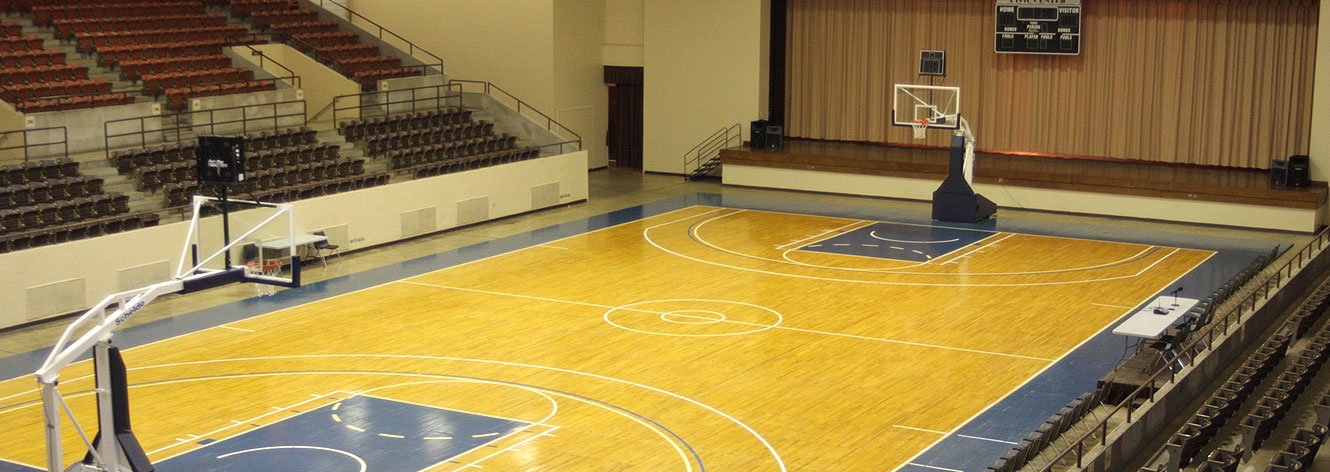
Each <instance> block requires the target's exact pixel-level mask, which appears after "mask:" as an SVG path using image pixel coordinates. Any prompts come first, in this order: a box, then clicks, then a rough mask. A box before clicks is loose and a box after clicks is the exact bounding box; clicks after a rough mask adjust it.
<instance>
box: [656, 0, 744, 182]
mask: <svg viewBox="0 0 1330 472" xmlns="http://www.w3.org/2000/svg"><path fill="white" fill-rule="evenodd" d="M764 5H765V2H764V1H763V0H728V1H724V2H715V1H708V0H644V18H645V22H644V26H643V37H644V44H643V50H642V62H643V74H644V77H643V86H642V87H643V89H642V92H643V95H644V96H643V108H644V110H643V120H642V127H643V136H642V147H643V149H642V168H643V170H645V171H647V172H666V173H676V174H677V173H683V172H684V168H683V165H684V164H683V161H684V158H683V155H684V153H685V152H687V151H688V149H689V148H692V147H693V146H695V145H697V143H699V142H701V141H702V140H703V139H705V138H706V137H707V136H709V135H711V133H713V132H715V131H716V130H718V129H721V128H724V127H726V126H730V125H733V124H734V123H736V122H739V123H745V126H744V128H745V129H747V125H746V123H747V122H749V121H752V120H755V119H758V118H759V117H761V116H762V115H765V114H766V111H765V110H764V109H762V105H761V104H762V103H763V100H762V97H761V95H762V93H763V91H764V90H765V82H766V73H765V71H764V70H763V69H762V64H763V63H764V62H765V61H764V60H763V57H762V51H763V48H764V46H763V44H764V43H766V42H767V40H766V38H764V37H763V35H762V31H763V28H764V26H763V23H762V20H763V18H765V15H766V13H765V10H764V8H763V7H764Z"/></svg>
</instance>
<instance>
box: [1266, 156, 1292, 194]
mask: <svg viewBox="0 0 1330 472" xmlns="http://www.w3.org/2000/svg"><path fill="white" fill-rule="evenodd" d="M1270 185H1274V186H1279V187H1283V186H1285V185H1288V161H1286V160H1283V159H1272V160H1271V161H1270Z"/></svg>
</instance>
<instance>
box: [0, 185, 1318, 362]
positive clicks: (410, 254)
mask: <svg viewBox="0 0 1330 472" xmlns="http://www.w3.org/2000/svg"><path fill="white" fill-rule="evenodd" d="M589 185H590V197H589V199H588V201H587V202H584V203H579V204H574V205H569V206H565V207H560V208H554V209H550V210H544V211H539V212H535V213H531V214H526V215H520V216H515V217H511V218H505V219H502V220H498V221H493V222H488V223H483V224H478V225H474V226H468V227H465V228H460V229H454V230H449V231H445V232H442V233H439V234H436V235H432V236H427V237H421V238H416V239H412V240H409V241H405V242H401V243H397V244H393V245H389V246H384V247H379V248H373V249H367V250H363V251H358V252H355V253H352V254H348V255H345V256H343V257H342V258H341V261H340V262H337V261H333V262H331V263H330V265H329V266H328V267H327V268H323V267H322V266H321V265H320V264H318V263H317V262H315V263H312V264H308V265H306V266H305V267H304V270H303V273H302V277H303V278H304V281H305V282H306V283H310V282H317V281H320V280H324V279H328V278H332V277H337V276H340V275H344V274H349V273H354V272H360V271H364V270H369V269H373V268H377V267H382V266H385V265H389V264H395V263H398V262H402V261H406V260H410V259H414V258H418V257H422V256H427V255H431V254H436V253H439V252H444V251H449V250H453V249H457V248H460V247H465V246H470V245H473V244H479V243H483V242H486V241H491V240H495V239H499V238H503V237H507V236H511V235H515V234H520V233H525V232H528V231H532V230H536V229H540V228H544V227H548V226H552V225H556V224H560V223H565V222H569V221H575V220H580V219H583V218H587V217H591V216H595V215H600V214H604V213H608V212H611V211H614V210H618V209H621V208H626V207H631V206H636V205H640V204H644V203H649V202H653V201H658V200H664V199H667V198H672V197H676V196H680V195H686V194H690V193H695V192H707V193H718V194H725V195H741V196H756V197H765V198H774V199H782V200H791V201H803V202H826V203H837V204H850V205H857V206H863V207H877V208H890V209H903V210H913V211H919V212H928V211H929V210H930V208H931V205H930V203H929V202H917V201H904V200H890V199H882V198H864V197H851V196H842V195H828V194H816V193H804V192H788V191H775V190H763V189H753V188H742V187H730V186H723V185H721V184H720V183H719V182H710V181H708V182H686V181H684V179H683V178H682V177H679V176H671V175H654V174H642V173H641V172H639V171H636V170H632V169H608V170H599V171H594V172H591V174H590V179H589ZM999 217H1000V218H1009V219H1021V220H1030V221H1041V222H1052V223H1057V224H1089V225H1096V226H1102V227H1109V228H1124V229H1125V228H1130V229H1145V230H1158V231H1167V232H1172V233H1181V234H1197V235H1210V236H1223V237H1237V238H1247V239H1257V240H1269V241H1271V245H1273V244H1275V243H1285V244H1287V243H1288V242H1289V241H1293V242H1294V244H1296V245H1298V246H1301V245H1302V244H1305V243H1306V241H1308V240H1310V239H1311V236H1310V235H1300V234H1298V235H1295V234H1290V233H1284V232H1267V231H1255V230H1245V229H1235V228H1218V227H1212V226H1196V225H1181V224H1170V223H1162V222H1157V221H1141V220H1125V219H1120V218H1105V217H1093V216H1081V215H1066V214H1053V213H1044V212H1031V211H1022V210H1012V209H1005V208H1004V209H1001V210H1000V211H999ZM253 296H255V290H254V287H252V286H248V285H234V286H226V287H220V288H216V289H212V290H208V291H204V292H200V293H195V294H191V295H179V296H169V297H163V298H161V299H158V300H157V301H155V302H154V303H152V304H151V305H149V306H147V307H145V308H144V309H143V310H142V311H140V312H139V313H138V314H136V315H135V316H134V318H132V319H130V320H129V321H128V322H127V323H126V325H127V326H132V325H139V324H143V323H147V322H151V321H154V320H158V319H163V318H168V317H172V316H176V315H180V314H184V313H190V312H194V311H197V310H201V309H205V308H210V307H214V306H218V305H222V304H225V303H230V302H233V301H237V300H242V299H245V298H249V297H253ZM69 321H70V319H69V318H63V319H58V320H54V321H49V322H45V323H40V324H36V325H31V326H26V327H21V328H13V329H9V330H5V331H0V358H3V357H8V356H11V355H14V354H18V353H23V352H28V351H32V350H36V349H40V348H44V347H48V346H50V345H51V344H53V343H54V342H55V340H56V339H57V338H58V337H59V336H60V332H61V331H62V330H64V329H65V327H66V326H67V325H68V323H69Z"/></svg>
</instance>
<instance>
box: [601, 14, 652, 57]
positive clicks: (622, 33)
mask: <svg viewBox="0 0 1330 472" xmlns="http://www.w3.org/2000/svg"><path fill="white" fill-rule="evenodd" d="M643 8H644V5H643V0H605V48H604V52H603V56H604V63H605V65H607V66H623V67H642V44H643V36H642V28H643V26H642V25H643V21H644V17H643Z"/></svg>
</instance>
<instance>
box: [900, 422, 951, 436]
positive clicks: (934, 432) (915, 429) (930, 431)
mask: <svg viewBox="0 0 1330 472" xmlns="http://www.w3.org/2000/svg"><path fill="white" fill-rule="evenodd" d="M891 427H893V428H900V429H909V430H914V431H923V432H925V433H933V434H941V435H943V436H945V435H946V434H947V433H946V432H945V431H937V430H932V429H924V428H915V427H912V426H903V425H898V424H893V425H891Z"/></svg>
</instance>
